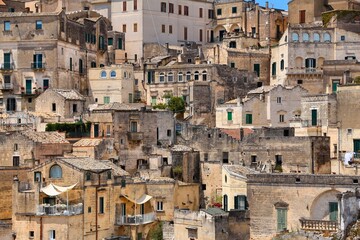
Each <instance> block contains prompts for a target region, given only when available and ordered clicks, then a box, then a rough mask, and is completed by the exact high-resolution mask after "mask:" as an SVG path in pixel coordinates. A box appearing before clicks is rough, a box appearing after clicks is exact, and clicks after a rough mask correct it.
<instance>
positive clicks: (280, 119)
mask: <svg viewBox="0 0 360 240" xmlns="http://www.w3.org/2000/svg"><path fill="white" fill-rule="evenodd" d="M284 121H285V116H284V115H283V114H280V115H279V122H281V123H283V122H284Z"/></svg>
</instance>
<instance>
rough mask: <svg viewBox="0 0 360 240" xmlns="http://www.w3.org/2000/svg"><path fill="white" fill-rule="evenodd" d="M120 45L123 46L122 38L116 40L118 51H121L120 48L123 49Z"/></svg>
mask: <svg viewBox="0 0 360 240" xmlns="http://www.w3.org/2000/svg"><path fill="white" fill-rule="evenodd" d="M122 45H123V44H122V38H118V39H117V48H118V49H122V48H123V46H122Z"/></svg>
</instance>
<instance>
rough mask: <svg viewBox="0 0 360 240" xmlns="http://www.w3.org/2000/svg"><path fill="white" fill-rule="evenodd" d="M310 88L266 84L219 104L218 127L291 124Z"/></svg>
mask: <svg viewBox="0 0 360 240" xmlns="http://www.w3.org/2000/svg"><path fill="white" fill-rule="evenodd" d="M305 94H307V90H305V89H304V88H302V87H301V86H295V87H284V86H281V85H277V86H264V87H260V88H256V89H254V90H251V91H249V92H248V93H247V95H246V97H245V98H244V99H240V98H238V99H236V100H232V101H230V102H227V103H225V104H221V105H218V106H217V107H216V127H218V128H229V129H238V128H259V127H287V126H289V124H290V121H291V120H292V119H294V118H295V117H296V116H300V113H301V97H302V96H304V95H305Z"/></svg>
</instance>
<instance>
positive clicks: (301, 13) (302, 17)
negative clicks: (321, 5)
mask: <svg viewBox="0 0 360 240" xmlns="http://www.w3.org/2000/svg"><path fill="white" fill-rule="evenodd" d="M305 13H306V11H305V10H300V11H299V23H305Z"/></svg>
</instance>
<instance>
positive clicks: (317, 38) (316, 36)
mask: <svg viewBox="0 0 360 240" xmlns="http://www.w3.org/2000/svg"><path fill="white" fill-rule="evenodd" d="M314 42H320V34H318V33H314Z"/></svg>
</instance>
